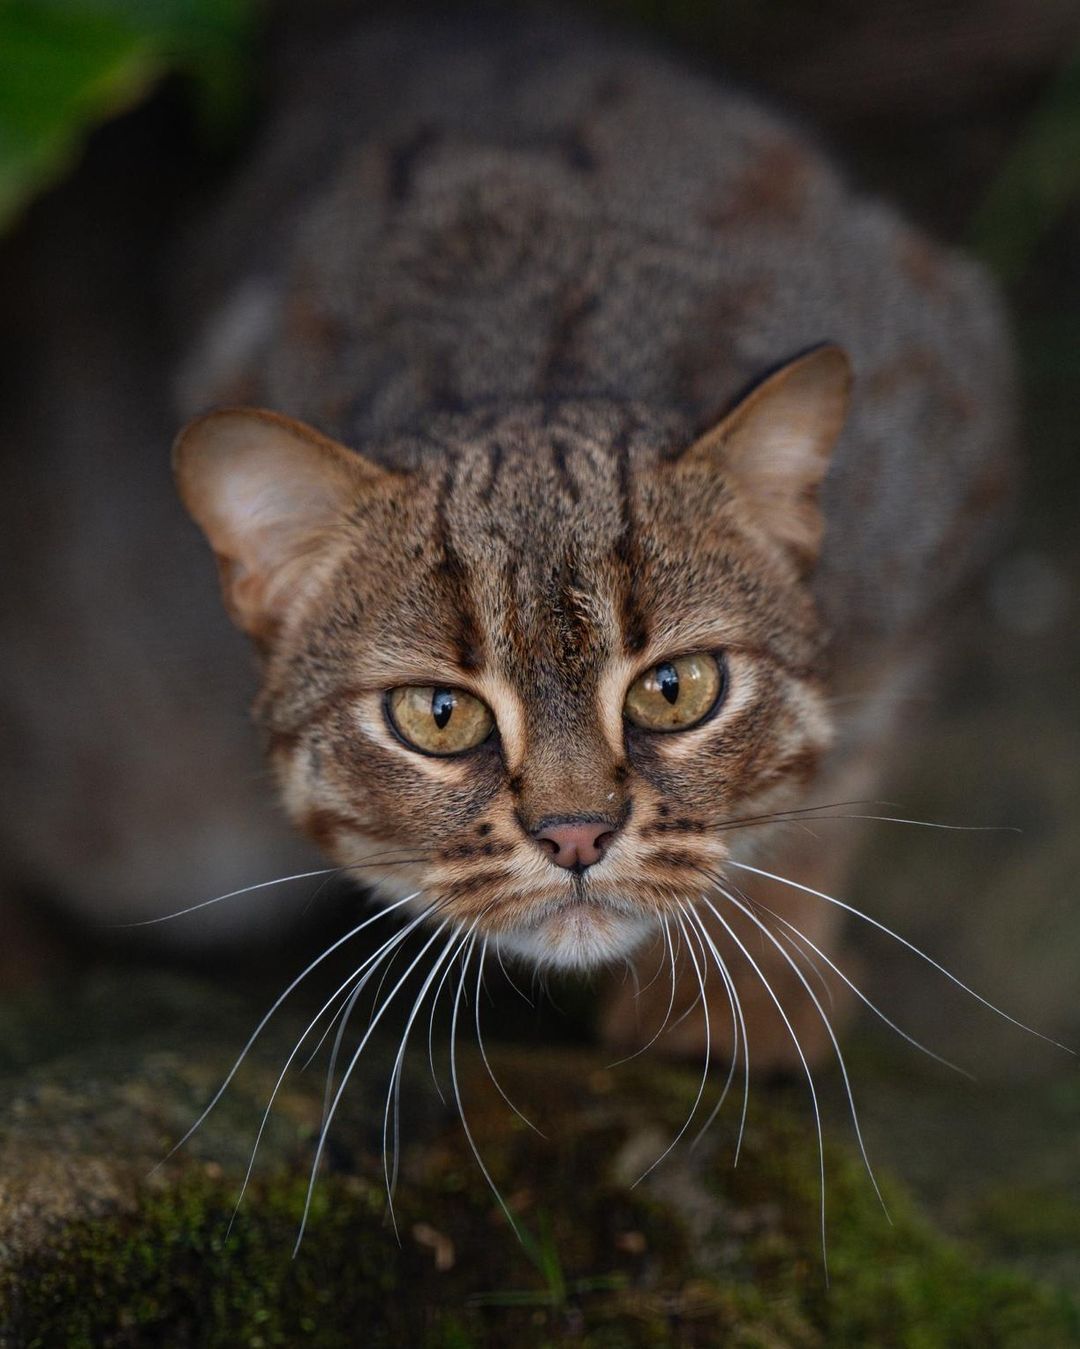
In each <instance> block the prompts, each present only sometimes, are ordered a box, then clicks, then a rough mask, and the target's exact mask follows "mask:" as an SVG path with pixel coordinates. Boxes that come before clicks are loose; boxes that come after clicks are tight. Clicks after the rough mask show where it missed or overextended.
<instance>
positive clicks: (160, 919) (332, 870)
mask: <svg viewBox="0 0 1080 1349" xmlns="http://www.w3.org/2000/svg"><path fill="white" fill-rule="evenodd" d="M402 852H408V853H415V852H416V849H415V848H391V849H389V850H388V851H386V852H384V853H375V854H371V853H366V854H365V855H364V856H363V857H361V858H358V859H357V861H355V862H346V863H345V864H344V865H342V866H339V867H321V868H320V869H319V870H317V871H298V872H297V873H296V874H295V875H293V876H278V877H277V878H276V879H274V880H271V881H257V882H256V883H255V884H254V885H244V886H241V888H240V889H239V890H229V891H228V892H227V893H226V894H224V895H215V896H214V897H213V899H203V900H200V901H199V903H198V904H191V905H189V906H188V907H187V908H186V909H177V910H176V911H175V912H174V913H163V914H159V915H158V916H157V917H155V918H140V919H138V920H137V921H135V922H130V923H110V924H109V927H112V928H134V927H154V926H155V925H156V924H158V923H168V922H171V921H172V920H173V919H174V918H183V917H185V915H187V914H189V913H197V912H198V911H199V909H206V908H209V907H210V905H211V904H220V903H222V901H223V900H226V899H237V898H238V897H239V896H240V895H250V894H252V893H253V892H254V891H256V890H266V889H269V888H270V887H271V886H274V885H287V884H288V883H289V882H290V881H305V880H310V879H311V878H312V877H313V876H335V875H340V874H341V873H342V872H344V871H356V870H359V869H361V868H362V867H374V866H380V865H384V866H405V865H407V864H408V863H409V862H413V861H423V856H422V855H421V856H420V857H406V858H403V859H401V860H399V861H398V862H394V863H388V862H383V861H381V860H380V859H382V858H385V857H391V856H394V855H395V854H397V853H402Z"/></svg>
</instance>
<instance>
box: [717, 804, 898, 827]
mask: <svg viewBox="0 0 1080 1349" xmlns="http://www.w3.org/2000/svg"><path fill="white" fill-rule="evenodd" d="M892 804H893V803H892V802H891V801H872V800H867V799H865V798H863V799H862V800H859V801H824V802H822V803H821V804H820V805H817V806H799V807H797V808H796V809H794V810H768V811H765V812H764V813H763V814H761V815H738V816H736V817H735V818H734V819H730V820H721V821H720V822H719V823H718V824H717V825H716V826H715V827H716V829H717V830H722V829H739V828H742V826H743V825H746V824H773V823H779V822H781V821H783V820H791V819H797V818H798V817H799V816H800V815H816V814H817V812H818V811H821V810H842V809H845V808H846V807H847V806H891V805H892Z"/></svg>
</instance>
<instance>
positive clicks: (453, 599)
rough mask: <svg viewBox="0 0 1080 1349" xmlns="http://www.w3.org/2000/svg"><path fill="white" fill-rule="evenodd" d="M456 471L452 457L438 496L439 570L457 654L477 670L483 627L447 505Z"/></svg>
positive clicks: (463, 665) (462, 662) (466, 666)
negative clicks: (457, 547) (455, 543)
mask: <svg viewBox="0 0 1080 1349" xmlns="http://www.w3.org/2000/svg"><path fill="white" fill-rule="evenodd" d="M456 475H457V461H456V459H451V461H450V464H449V466H448V468H447V470H446V473H445V475H444V476H443V480H442V482H441V483H440V484H439V492H438V496H437V497H436V499H435V545H436V547H437V548H438V550H439V555H440V560H439V563H438V568H437V573H438V576H439V580H440V582H441V583H442V588H443V593H444V594H445V596H446V602H447V608H448V610H449V613H450V615H451V616H452V618H453V622H452V623H448V624H447V627H448V629H449V635H450V639H451V641H452V643H453V646H454V655H455V657H456V659H457V661H458V664H459V665H460V666H461V668H462V669H463V670H475V669H477V668H478V667H479V665H480V661H481V657H482V653H483V648H484V637H483V631H482V629H481V627H480V623H479V620H478V619H477V616H476V610H475V609H474V608H473V604H472V599H471V593H472V585H471V581H470V578H469V573H468V569H467V568H466V566H465V563H464V562H463V561H462V558H461V554H460V553H459V552H458V551H457V549H456V548H455V547H454V541H453V538H452V535H451V530H450V521H449V518H448V516H447V509H446V508H447V503H448V501H449V500H450V496H451V494H452V492H453V490H454V485H455V481H456Z"/></svg>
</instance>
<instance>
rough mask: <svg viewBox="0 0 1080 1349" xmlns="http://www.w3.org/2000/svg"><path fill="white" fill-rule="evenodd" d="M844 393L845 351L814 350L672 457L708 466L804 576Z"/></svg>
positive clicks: (815, 542)
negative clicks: (724, 479) (730, 486)
mask: <svg viewBox="0 0 1080 1349" xmlns="http://www.w3.org/2000/svg"><path fill="white" fill-rule="evenodd" d="M850 391H851V363H850V362H849V360H848V358H847V355H846V354H845V352H844V351H843V350H841V348H840V347H836V346H820V347H815V348H814V349H813V350H812V351H808V352H806V353H805V354H804V355H802V356H797V357H796V358H795V359H794V360H793V361H789V362H788V364H787V365H785V366H782V367H781V368H780V369H779V370H777V371H775V372H774V373H773V374H771V375H770V376H769V377H768V378H767V379H765V380H763V381H762V382H761V383H760V384H759V385H758V386H757V387H756V388H755V389H753V390H752V391H751V392H750V393H749V394H747V396H746V397H745V398H744V399H743V400H742V402H741V403H739V404H738V406H737V407H736V408H735V409H734V410H733V411H732V412H730V413H728V415H727V416H726V417H725V418H724V419H723V421H721V422H720V423H719V424H718V425H717V426H715V427H713V429H712V430H711V431H707V432H706V433H705V435H703V436H702V437H701V438H700V439H699V440H697V441H695V443H694V444H693V445H692V446H691V447H690V449H689V450H687V451H686V453H685V454H684V455H682V456H681V458H680V460H679V462H680V463H685V464H687V465H691V464H695V463H696V464H699V465H700V464H701V463H702V461H703V460H704V461H712V463H713V464H715V466H716V468H717V469H718V470H719V471H721V472H722V473H724V475H725V476H726V477H728V478H729V479H730V480H731V481H732V483H733V485H734V487H735V488H736V490H737V491H738V493H739V494H740V496H741V498H742V499H743V500H744V501H745V502H746V504H747V505H748V507H749V508H750V509H751V510H752V511H753V512H754V514H755V516H756V518H757V520H758V522H759V523H760V524H761V525H762V526H763V527H764V528H765V530H766V531H767V532H768V533H769V534H770V536H771V537H772V538H773V539H775V540H776V541H777V542H778V543H780V544H781V545H782V546H783V547H785V548H786V549H788V551H789V552H790V553H791V554H792V555H793V557H794V559H795V561H796V562H797V564H798V565H799V567H800V568H801V569H802V570H804V571H805V570H809V568H810V567H812V566H813V564H814V562H815V561H816V560H817V555H818V551H819V550H820V547H821V535H822V529H823V525H822V519H821V512H820V510H819V509H818V504H817V495H818V488H819V486H820V485H821V480H822V478H824V476H825V470H826V469H827V468H828V465H829V455H830V454H831V452H832V448H833V445H834V444H835V442H836V438H837V436H838V435H839V434H840V429H841V427H842V426H843V424H844V418H845V416H846V414H847V408H848V399H849V394H850Z"/></svg>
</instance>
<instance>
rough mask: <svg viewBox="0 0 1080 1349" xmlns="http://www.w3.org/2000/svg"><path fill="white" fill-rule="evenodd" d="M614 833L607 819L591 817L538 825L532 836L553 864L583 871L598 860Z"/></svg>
mask: <svg viewBox="0 0 1080 1349" xmlns="http://www.w3.org/2000/svg"><path fill="white" fill-rule="evenodd" d="M615 834H616V830H615V829H613V828H612V827H611V825H610V823H608V821H606V820H591V821H586V822H585V823H582V822H580V821H578V822H577V823H570V824H553V825H549V826H547V827H541V828H540V829H538V830H537V831H536V833H535V834H533V838H535V839H536V841H537V843H539V844H540V846H541V848H543V849H544V851H545V852H546V853H547V854H548V856H549V857H550V858H551V860H552V861H553V862H554V863H555V865H556V866H557V867H566V868H567V870H570V871H584V870H585V868H586V867H591V866H592V865H593V864H594V863H596V862H599V861H600V859H601V857H603V855H604V853H605V852H607V849H608V845H609V844H610V843H611V841H612V839H614V837H615Z"/></svg>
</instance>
